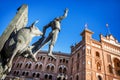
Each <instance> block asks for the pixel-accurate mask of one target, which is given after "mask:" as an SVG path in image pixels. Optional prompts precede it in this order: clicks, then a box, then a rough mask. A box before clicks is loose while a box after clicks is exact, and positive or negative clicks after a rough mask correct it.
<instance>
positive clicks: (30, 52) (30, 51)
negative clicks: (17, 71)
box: [27, 47, 37, 61]
mask: <svg viewBox="0 0 120 80" xmlns="http://www.w3.org/2000/svg"><path fill="white" fill-rule="evenodd" d="M27 51H28V53H29V55H30V56H31V57H32V59H33V61H37V59H36V57H35V56H34V55H33V53H32V50H31V48H30V47H28V48H27Z"/></svg>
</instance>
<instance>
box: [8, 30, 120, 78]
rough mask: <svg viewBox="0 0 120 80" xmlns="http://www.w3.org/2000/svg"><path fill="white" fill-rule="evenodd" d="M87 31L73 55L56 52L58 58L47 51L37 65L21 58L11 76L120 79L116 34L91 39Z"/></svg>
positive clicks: (119, 46) (119, 55)
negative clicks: (49, 54) (49, 55)
mask: <svg viewBox="0 0 120 80" xmlns="http://www.w3.org/2000/svg"><path fill="white" fill-rule="evenodd" d="M92 34H93V32H92V31H90V30H88V29H85V30H84V31H83V32H82V33H81V36H82V40H81V41H80V42H79V43H78V44H76V45H74V46H71V53H70V54H66V53H61V52H54V55H55V56H56V57H57V59H56V60H55V59H53V58H51V57H48V56H47V52H46V51H41V52H39V53H38V54H37V59H38V61H37V62H33V61H32V60H30V59H27V58H23V57H18V58H16V59H15V60H14V62H13V68H12V71H11V73H10V74H9V75H8V76H7V78H9V77H12V78H14V77H20V78H21V80H120V43H118V41H117V40H116V39H115V38H114V37H113V35H107V36H103V35H100V41H97V40H94V39H93V38H92Z"/></svg>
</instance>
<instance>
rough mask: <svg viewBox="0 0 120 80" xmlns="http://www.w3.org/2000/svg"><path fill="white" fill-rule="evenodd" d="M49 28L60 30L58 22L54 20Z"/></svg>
mask: <svg viewBox="0 0 120 80" xmlns="http://www.w3.org/2000/svg"><path fill="white" fill-rule="evenodd" d="M51 27H52V30H54V29H59V30H60V29H61V28H60V21H57V20H54V21H53V22H52V23H51Z"/></svg>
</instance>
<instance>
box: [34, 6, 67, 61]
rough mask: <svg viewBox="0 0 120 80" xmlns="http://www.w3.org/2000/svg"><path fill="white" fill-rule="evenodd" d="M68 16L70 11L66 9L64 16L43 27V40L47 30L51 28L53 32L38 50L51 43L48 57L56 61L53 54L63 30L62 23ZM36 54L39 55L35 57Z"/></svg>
mask: <svg viewBox="0 0 120 80" xmlns="http://www.w3.org/2000/svg"><path fill="white" fill-rule="evenodd" d="M67 14H68V9H67V8H66V9H65V11H64V15H63V16H60V17H56V18H55V19H54V20H53V21H51V22H50V23H48V24H47V25H45V26H44V27H43V36H42V38H44V36H45V33H46V29H47V28H49V27H51V29H52V31H51V32H50V33H49V36H48V37H47V38H46V39H45V40H44V42H43V43H42V44H41V45H40V46H39V48H38V49H40V48H41V47H42V46H44V45H45V44H46V43H48V42H49V41H50V44H49V50H48V56H51V57H52V58H54V59H56V58H55V56H54V55H53V54H52V51H53V47H54V44H55V42H56V40H57V37H58V34H59V32H60V30H61V27H60V23H61V21H62V20H63V19H64V18H66V17H67ZM36 54H37V52H36V53H35V54H34V55H36Z"/></svg>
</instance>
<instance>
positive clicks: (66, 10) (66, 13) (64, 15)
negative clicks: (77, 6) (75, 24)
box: [59, 8, 68, 20]
mask: <svg viewBox="0 0 120 80" xmlns="http://www.w3.org/2000/svg"><path fill="white" fill-rule="evenodd" d="M67 15H68V8H66V9H65V11H64V14H63V16H60V17H59V19H60V20H62V19H64V18H66V17H67Z"/></svg>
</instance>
